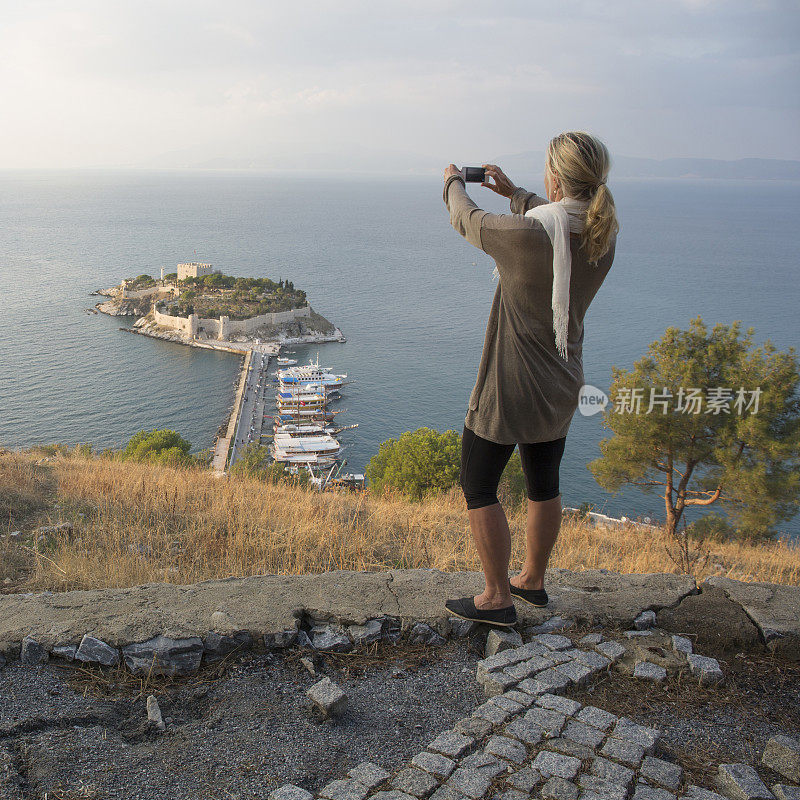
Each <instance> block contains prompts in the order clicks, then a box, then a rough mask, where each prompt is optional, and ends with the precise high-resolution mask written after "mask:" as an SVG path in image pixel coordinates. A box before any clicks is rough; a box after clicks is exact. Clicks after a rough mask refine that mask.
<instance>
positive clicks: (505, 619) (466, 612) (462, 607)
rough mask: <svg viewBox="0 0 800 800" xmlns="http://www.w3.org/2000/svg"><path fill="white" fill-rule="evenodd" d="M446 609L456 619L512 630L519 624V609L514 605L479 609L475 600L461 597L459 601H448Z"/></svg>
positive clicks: (445, 605)
mask: <svg viewBox="0 0 800 800" xmlns="http://www.w3.org/2000/svg"><path fill="white" fill-rule="evenodd" d="M444 607H445V608H446V609H447V610H448V611H449V612H450V613H451V614H452V615H453V616H454V617H460V618H461V619H468V620H470V621H472V622H486V623H488V624H489V625H500V626H502V627H504V628H511V627H512V626H514V625H516V624H517V609H516V608H514V606H513V605H510V606H506V608H478V607H477V606H476V605H475V598H473V597H460V598H459V599H458V600H448V601H447V602H445V604H444Z"/></svg>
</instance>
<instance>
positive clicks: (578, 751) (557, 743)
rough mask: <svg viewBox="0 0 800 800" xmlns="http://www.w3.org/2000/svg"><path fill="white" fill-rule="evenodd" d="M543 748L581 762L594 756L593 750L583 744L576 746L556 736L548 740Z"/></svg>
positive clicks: (571, 741) (572, 742) (568, 740)
mask: <svg viewBox="0 0 800 800" xmlns="http://www.w3.org/2000/svg"><path fill="white" fill-rule="evenodd" d="M545 746H546V747H547V749H548V750H553V751H554V752H556V753H563V754H564V755H565V756H574V757H575V758H579V759H580V760H581V761H588V759H590V758H591V757H592V756H593V755H594V750H592V748H591V747H587V746H586V745H585V744H578V742H574V741H573V740H572V739H564V738H563V737H561V736H556V738H555V739H548V740H547V742H546V743H545Z"/></svg>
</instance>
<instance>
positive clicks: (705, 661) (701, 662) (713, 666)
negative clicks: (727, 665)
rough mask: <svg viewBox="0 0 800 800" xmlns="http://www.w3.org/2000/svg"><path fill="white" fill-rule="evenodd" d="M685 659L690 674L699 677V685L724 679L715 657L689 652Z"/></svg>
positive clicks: (710, 684) (709, 684)
mask: <svg viewBox="0 0 800 800" xmlns="http://www.w3.org/2000/svg"><path fill="white" fill-rule="evenodd" d="M686 661H687V663H688V664H689V670H690V671H691V673H692V675H696V676H697V677H698V678H699V680H700V685H701V686H712V685H713V684H715V683H721V682H722V681H723V680H725V675H724V674H723V672H722V668H721V667H720V665H719V661H717V659H716V658H708V657H707V656H698V655H696V654H695V653H689V654H688V655H687V656H686Z"/></svg>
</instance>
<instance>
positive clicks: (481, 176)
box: [461, 167, 486, 183]
mask: <svg viewBox="0 0 800 800" xmlns="http://www.w3.org/2000/svg"><path fill="white" fill-rule="evenodd" d="M461 174H462V175H463V176H464V181H465V182H466V183H485V182H486V170H485V169H484V168H483V167H464V168H463V169H462V170H461Z"/></svg>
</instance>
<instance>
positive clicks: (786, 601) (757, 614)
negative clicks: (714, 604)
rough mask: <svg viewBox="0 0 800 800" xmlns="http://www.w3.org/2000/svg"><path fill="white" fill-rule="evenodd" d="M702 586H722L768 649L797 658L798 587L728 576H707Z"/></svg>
mask: <svg viewBox="0 0 800 800" xmlns="http://www.w3.org/2000/svg"><path fill="white" fill-rule="evenodd" d="M703 586H711V587H713V588H716V589H721V590H722V591H724V592H725V594H726V595H727V596H728V597H729V598H730V599H731V600H733V602H735V603H738V604H739V605H740V606H741V607H742V608H743V609H744V611H745V613H746V614H747V616H748V617H750V619H751V620H753V622H754V624H755V625H756V627H757V628H758V630H759V632H760V634H761V636H762V638H763V640H764V643H765V644H766V646H767V647H768V648H769V649H770V650H772V651H773V652H775V653H779V654H780V655H782V656H784V657H786V658H790V659H793V660H795V661H797V660H800V586H779V585H777V584H774V583H742V582H741V581H734V580H731V579H730V578H709V579H708V580H707V581H706V582H705V583H704V584H703Z"/></svg>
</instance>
